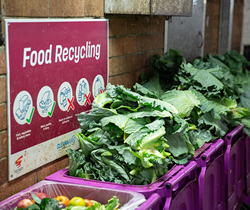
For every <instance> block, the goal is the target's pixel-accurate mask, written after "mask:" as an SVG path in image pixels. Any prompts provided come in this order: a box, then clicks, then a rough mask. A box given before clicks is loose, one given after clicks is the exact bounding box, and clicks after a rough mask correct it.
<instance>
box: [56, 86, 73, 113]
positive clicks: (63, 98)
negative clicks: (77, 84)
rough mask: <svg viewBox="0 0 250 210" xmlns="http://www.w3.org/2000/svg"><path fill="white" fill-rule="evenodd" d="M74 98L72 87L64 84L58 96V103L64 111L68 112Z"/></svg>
mask: <svg viewBox="0 0 250 210" xmlns="http://www.w3.org/2000/svg"><path fill="white" fill-rule="evenodd" d="M72 97H73V92H72V87H71V85H70V84H69V83H68V82H64V83H62V84H61V86H60V88H59V90H58V94H57V103H58V106H59V108H60V109H61V110H62V111H67V110H68V108H69V105H70V102H71V101H72Z"/></svg>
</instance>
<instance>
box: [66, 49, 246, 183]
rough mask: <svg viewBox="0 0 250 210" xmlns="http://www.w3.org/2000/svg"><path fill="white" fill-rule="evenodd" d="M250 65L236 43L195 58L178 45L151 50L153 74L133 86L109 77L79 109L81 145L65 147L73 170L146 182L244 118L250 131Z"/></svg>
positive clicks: (78, 173)
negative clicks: (157, 51)
mask: <svg viewBox="0 0 250 210" xmlns="http://www.w3.org/2000/svg"><path fill="white" fill-rule="evenodd" d="M247 65H249V62H248V61H246V59H245V58H244V57H243V56H241V55H239V54H237V52H235V51H231V52H228V53H226V54H225V55H216V56H212V55H210V54H208V55H206V56H205V57H204V58H202V59H197V60H195V61H194V62H193V63H186V60H185V59H184V57H182V56H181V55H180V52H178V51H175V50H170V51H169V52H167V53H165V54H164V55H163V56H162V57H160V56H159V55H155V56H153V57H152V70H153V72H154V75H153V77H151V78H150V80H147V78H146V77H143V80H142V83H141V84H139V83H136V84H135V85H134V91H131V90H130V89H126V88H124V87H123V86H119V85H118V86H116V87H115V86H113V85H111V84H108V85H107V88H106V91H105V92H104V93H102V94H100V95H98V97H96V98H95V100H94V102H93V104H92V109H91V110H90V111H89V113H81V114H80V115H79V117H78V120H79V123H80V125H81V129H82V132H81V133H78V134H77V138H78V140H79V141H80V143H81V149H80V150H78V151H75V150H72V149H69V150H67V153H68V155H69V158H70V165H69V175H71V176H77V177H82V178H86V179H94V180H101V181H106V182H115V183H126V184H136V185H146V184H149V183H152V182H154V181H155V180H156V179H157V178H159V177H161V176H163V175H164V174H165V173H166V172H167V171H168V169H169V168H170V167H172V165H173V164H185V163H186V162H187V161H188V159H190V158H191V157H192V156H193V155H194V153H195V150H197V149H198V148H200V147H201V146H202V145H203V144H204V143H205V142H210V141H212V140H215V139H217V138H221V137H223V136H224V135H225V134H226V133H227V132H228V131H229V129H231V128H232V127H235V126H236V125H238V124H244V125H245V126H246V127H247V129H245V130H246V132H247V133H248V134H250V117H249V116H250V115H249V107H250V91H249V90H250V78H249V75H248V71H247V70H246V66H247ZM237 71H238V72H239V73H237ZM144 76H145V75H144Z"/></svg>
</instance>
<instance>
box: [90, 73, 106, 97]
mask: <svg viewBox="0 0 250 210" xmlns="http://www.w3.org/2000/svg"><path fill="white" fill-rule="evenodd" d="M104 90H105V87H104V80H103V77H102V76H101V75H100V74H98V75H97V76H96V77H95V79H94V82H93V86H92V92H93V96H94V98H95V97H96V96H98V95H99V94H100V93H102V92H104Z"/></svg>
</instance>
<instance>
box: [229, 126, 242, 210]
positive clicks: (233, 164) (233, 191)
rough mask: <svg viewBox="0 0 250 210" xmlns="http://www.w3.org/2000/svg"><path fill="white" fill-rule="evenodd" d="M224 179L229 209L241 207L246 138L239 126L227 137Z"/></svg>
mask: <svg viewBox="0 0 250 210" xmlns="http://www.w3.org/2000/svg"><path fill="white" fill-rule="evenodd" d="M225 143H226V151H225V153H224V177H225V189H226V206H227V209H228V210H230V209H236V208H237V207H238V206H240V205H241V203H242V199H243V195H244V193H243V192H244V189H245V146H246V145H245V138H244V134H243V126H241V125H239V126H237V127H236V128H235V129H234V130H232V131H231V132H229V133H228V134H227V135H226V137H225Z"/></svg>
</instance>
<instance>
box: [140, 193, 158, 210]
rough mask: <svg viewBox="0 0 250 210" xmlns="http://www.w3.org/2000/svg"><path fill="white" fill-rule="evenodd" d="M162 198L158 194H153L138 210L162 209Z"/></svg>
mask: <svg viewBox="0 0 250 210" xmlns="http://www.w3.org/2000/svg"><path fill="white" fill-rule="evenodd" d="M160 200H161V197H160V196H159V194H157V193H153V194H152V195H151V196H150V197H149V198H148V199H147V200H146V201H145V202H144V203H143V204H142V205H140V206H139V207H138V208H137V209H136V210H151V209H160Z"/></svg>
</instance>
